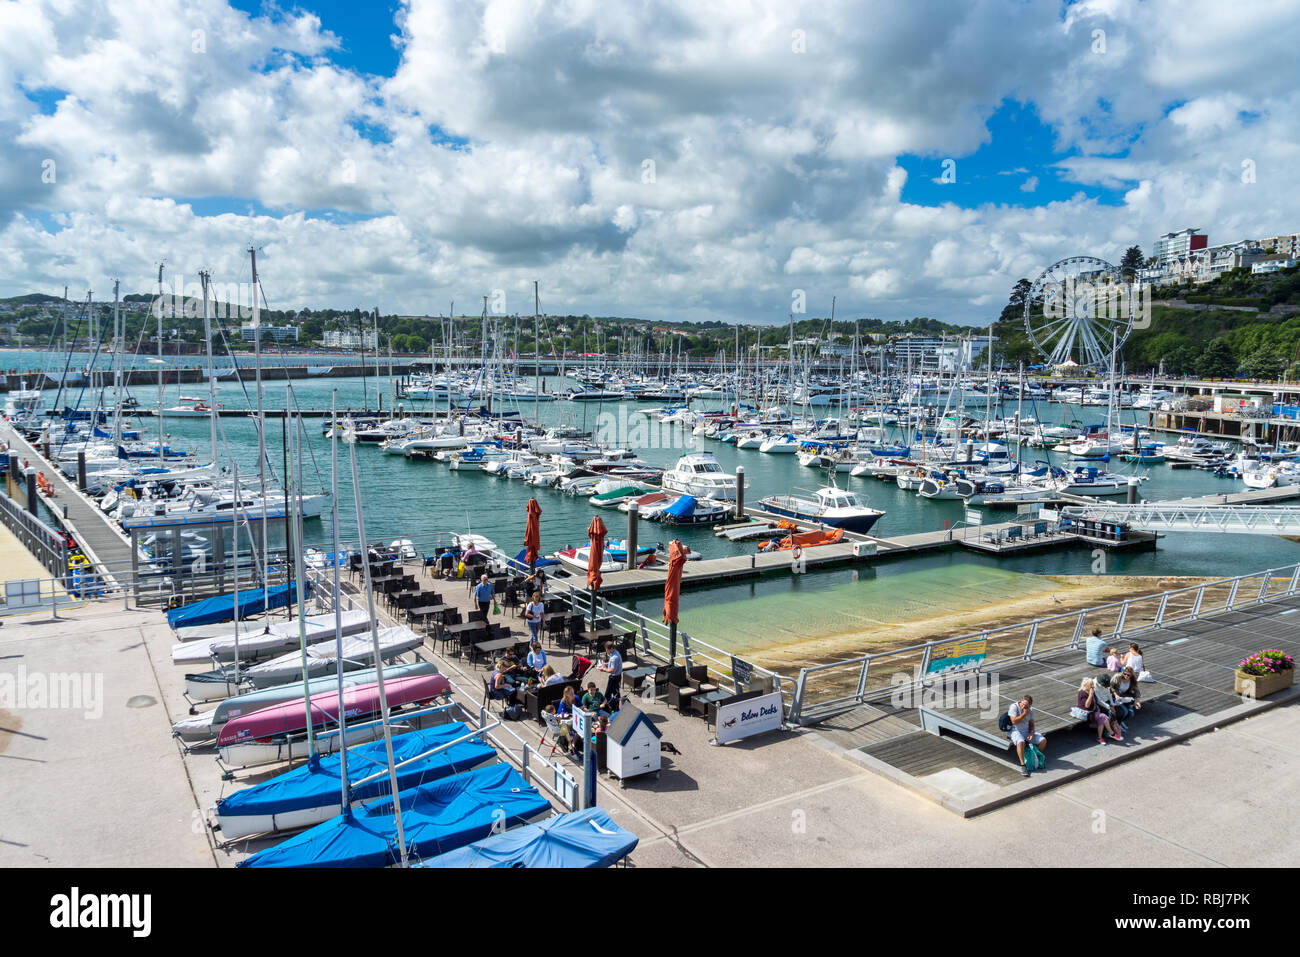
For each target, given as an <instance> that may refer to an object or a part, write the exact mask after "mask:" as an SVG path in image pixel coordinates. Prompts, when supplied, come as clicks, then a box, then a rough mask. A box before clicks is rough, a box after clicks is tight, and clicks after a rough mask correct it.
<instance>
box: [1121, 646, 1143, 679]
mask: <svg viewBox="0 0 1300 957" xmlns="http://www.w3.org/2000/svg"><path fill="white" fill-rule="evenodd" d="M1124 667H1125V668H1132V669H1133V674H1135V675H1137V676H1138V677H1139V678H1140V677H1142V671H1143V665H1142V649H1141V648H1139V647H1138V646H1137V642H1130V643H1129V646H1128V654H1126V655H1125V656H1124Z"/></svg>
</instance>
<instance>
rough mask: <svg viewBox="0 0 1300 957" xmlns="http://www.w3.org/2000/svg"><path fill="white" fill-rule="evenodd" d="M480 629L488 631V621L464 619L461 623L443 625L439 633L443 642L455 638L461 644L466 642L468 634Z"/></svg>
mask: <svg viewBox="0 0 1300 957" xmlns="http://www.w3.org/2000/svg"><path fill="white" fill-rule="evenodd" d="M478 631H487V623H486V622H482V621H463V622H461V623H460V624H459V625H443V626H442V631H441V632H440V633H439V635H438V637H439V638H440V639H441V640H442V641H443V642H447V641H450V640H451V639H453V638H454V639H456V640H458V641H460V642H461V644H464V643H465V640H466V636H468V635H472V634H474V633H475V632H478Z"/></svg>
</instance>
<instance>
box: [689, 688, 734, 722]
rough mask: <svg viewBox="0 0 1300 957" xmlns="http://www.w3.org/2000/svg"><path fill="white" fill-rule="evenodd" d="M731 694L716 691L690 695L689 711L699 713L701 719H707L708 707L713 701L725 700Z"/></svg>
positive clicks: (719, 690)
mask: <svg viewBox="0 0 1300 957" xmlns="http://www.w3.org/2000/svg"><path fill="white" fill-rule="evenodd" d="M732 694H733V692H730V691H723V690H721V689H718V690H717V691H707V692H705V693H704V694H696V695H691V710H692V711H696V712H699V714H700V716H701V717H704V718H707V717H708V715H709V705H711V704H713V703H714V702H715V701H722V700H724V699H725V698H730V697H731V696H732Z"/></svg>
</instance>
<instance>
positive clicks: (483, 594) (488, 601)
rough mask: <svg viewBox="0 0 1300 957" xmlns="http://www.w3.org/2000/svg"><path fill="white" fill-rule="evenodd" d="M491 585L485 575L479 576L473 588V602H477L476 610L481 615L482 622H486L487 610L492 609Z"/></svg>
mask: <svg viewBox="0 0 1300 957" xmlns="http://www.w3.org/2000/svg"><path fill="white" fill-rule="evenodd" d="M492 595H493V589H492V583H491V582H490V581H488V577H487V575H481V576H479V580H478V584H477V585H475V586H474V600H475V601H476V602H478V610H479V611H481V612H482V613H483V620H484V621H487V620H488V609H489V608H490V607H492Z"/></svg>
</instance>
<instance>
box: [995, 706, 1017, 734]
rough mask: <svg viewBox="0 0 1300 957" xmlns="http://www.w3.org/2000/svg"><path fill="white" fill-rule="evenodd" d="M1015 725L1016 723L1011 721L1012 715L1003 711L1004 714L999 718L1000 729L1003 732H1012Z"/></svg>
mask: <svg viewBox="0 0 1300 957" xmlns="http://www.w3.org/2000/svg"><path fill="white" fill-rule="evenodd" d="M1013 727H1014V725H1013V724H1012V723H1011V715H1009V714H1007V713H1006V712H1005V711H1003V712H1002V716H1001V717H1000V718H998V730H999V731H1001V732H1002V733H1003V734H1010V733H1011V729H1012V728H1013Z"/></svg>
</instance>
